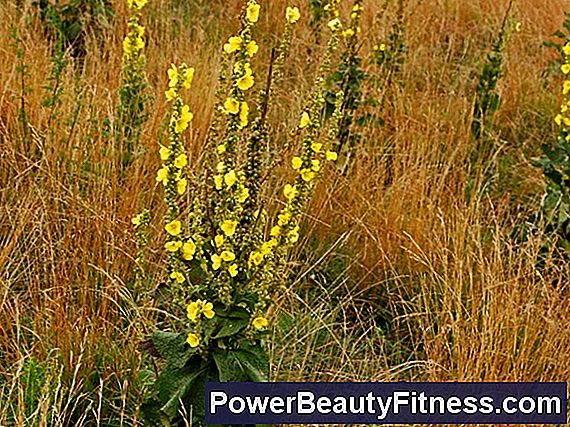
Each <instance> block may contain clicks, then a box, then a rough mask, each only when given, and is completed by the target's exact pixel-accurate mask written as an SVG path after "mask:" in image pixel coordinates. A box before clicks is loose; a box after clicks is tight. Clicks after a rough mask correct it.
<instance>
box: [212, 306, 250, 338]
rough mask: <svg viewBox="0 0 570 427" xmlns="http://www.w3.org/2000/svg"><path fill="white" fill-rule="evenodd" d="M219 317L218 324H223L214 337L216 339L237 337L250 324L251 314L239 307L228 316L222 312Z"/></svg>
mask: <svg viewBox="0 0 570 427" xmlns="http://www.w3.org/2000/svg"><path fill="white" fill-rule="evenodd" d="M218 316H219V318H218V322H219V323H220V324H221V327H220V329H219V330H218V332H217V333H216V334H215V335H214V337H213V338H214V339H220V338H226V337H231V336H233V335H236V334H237V333H239V332H240V331H241V330H242V329H244V328H245V327H246V326H247V325H248V324H249V317H250V316H249V313H248V312H247V311H246V310H244V309H243V308H239V307H238V308H236V309H234V310H233V311H232V312H230V313H227V314H224V313H223V312H220V313H218Z"/></svg>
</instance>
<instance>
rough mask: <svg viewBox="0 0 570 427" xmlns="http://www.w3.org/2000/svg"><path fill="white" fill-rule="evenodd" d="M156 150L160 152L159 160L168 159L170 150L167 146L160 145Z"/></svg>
mask: <svg viewBox="0 0 570 427" xmlns="http://www.w3.org/2000/svg"><path fill="white" fill-rule="evenodd" d="M158 152H159V153H160V160H168V158H169V157H170V150H169V149H168V147H164V146H162V145H161V146H160V150H158Z"/></svg>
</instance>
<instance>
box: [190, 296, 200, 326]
mask: <svg viewBox="0 0 570 427" xmlns="http://www.w3.org/2000/svg"><path fill="white" fill-rule="evenodd" d="M198 302H202V301H200V300H198V301H192V302H191V303H190V304H188V306H187V307H186V315H187V316H188V319H190V321H192V322H195V321H196V319H198V315H199V314H200V308H201V305H199V304H198Z"/></svg>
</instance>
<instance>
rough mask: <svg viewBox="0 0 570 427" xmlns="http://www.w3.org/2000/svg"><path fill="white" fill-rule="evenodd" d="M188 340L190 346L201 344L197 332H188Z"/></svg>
mask: <svg viewBox="0 0 570 427" xmlns="http://www.w3.org/2000/svg"><path fill="white" fill-rule="evenodd" d="M186 342H187V343H188V344H190V347H192V348H195V347H198V346H199V345H200V337H199V336H198V335H196V334H193V333H190V334H188V338H186Z"/></svg>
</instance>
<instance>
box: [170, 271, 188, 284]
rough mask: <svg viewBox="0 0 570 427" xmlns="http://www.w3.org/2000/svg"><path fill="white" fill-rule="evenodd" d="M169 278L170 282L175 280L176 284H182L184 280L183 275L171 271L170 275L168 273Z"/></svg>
mask: <svg viewBox="0 0 570 427" xmlns="http://www.w3.org/2000/svg"><path fill="white" fill-rule="evenodd" d="M170 278H171V279H172V280H176V281H177V282H178V283H184V281H185V280H186V278H185V277H184V275H183V274H182V273H180V272H179V271H173V272H172V273H170Z"/></svg>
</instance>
